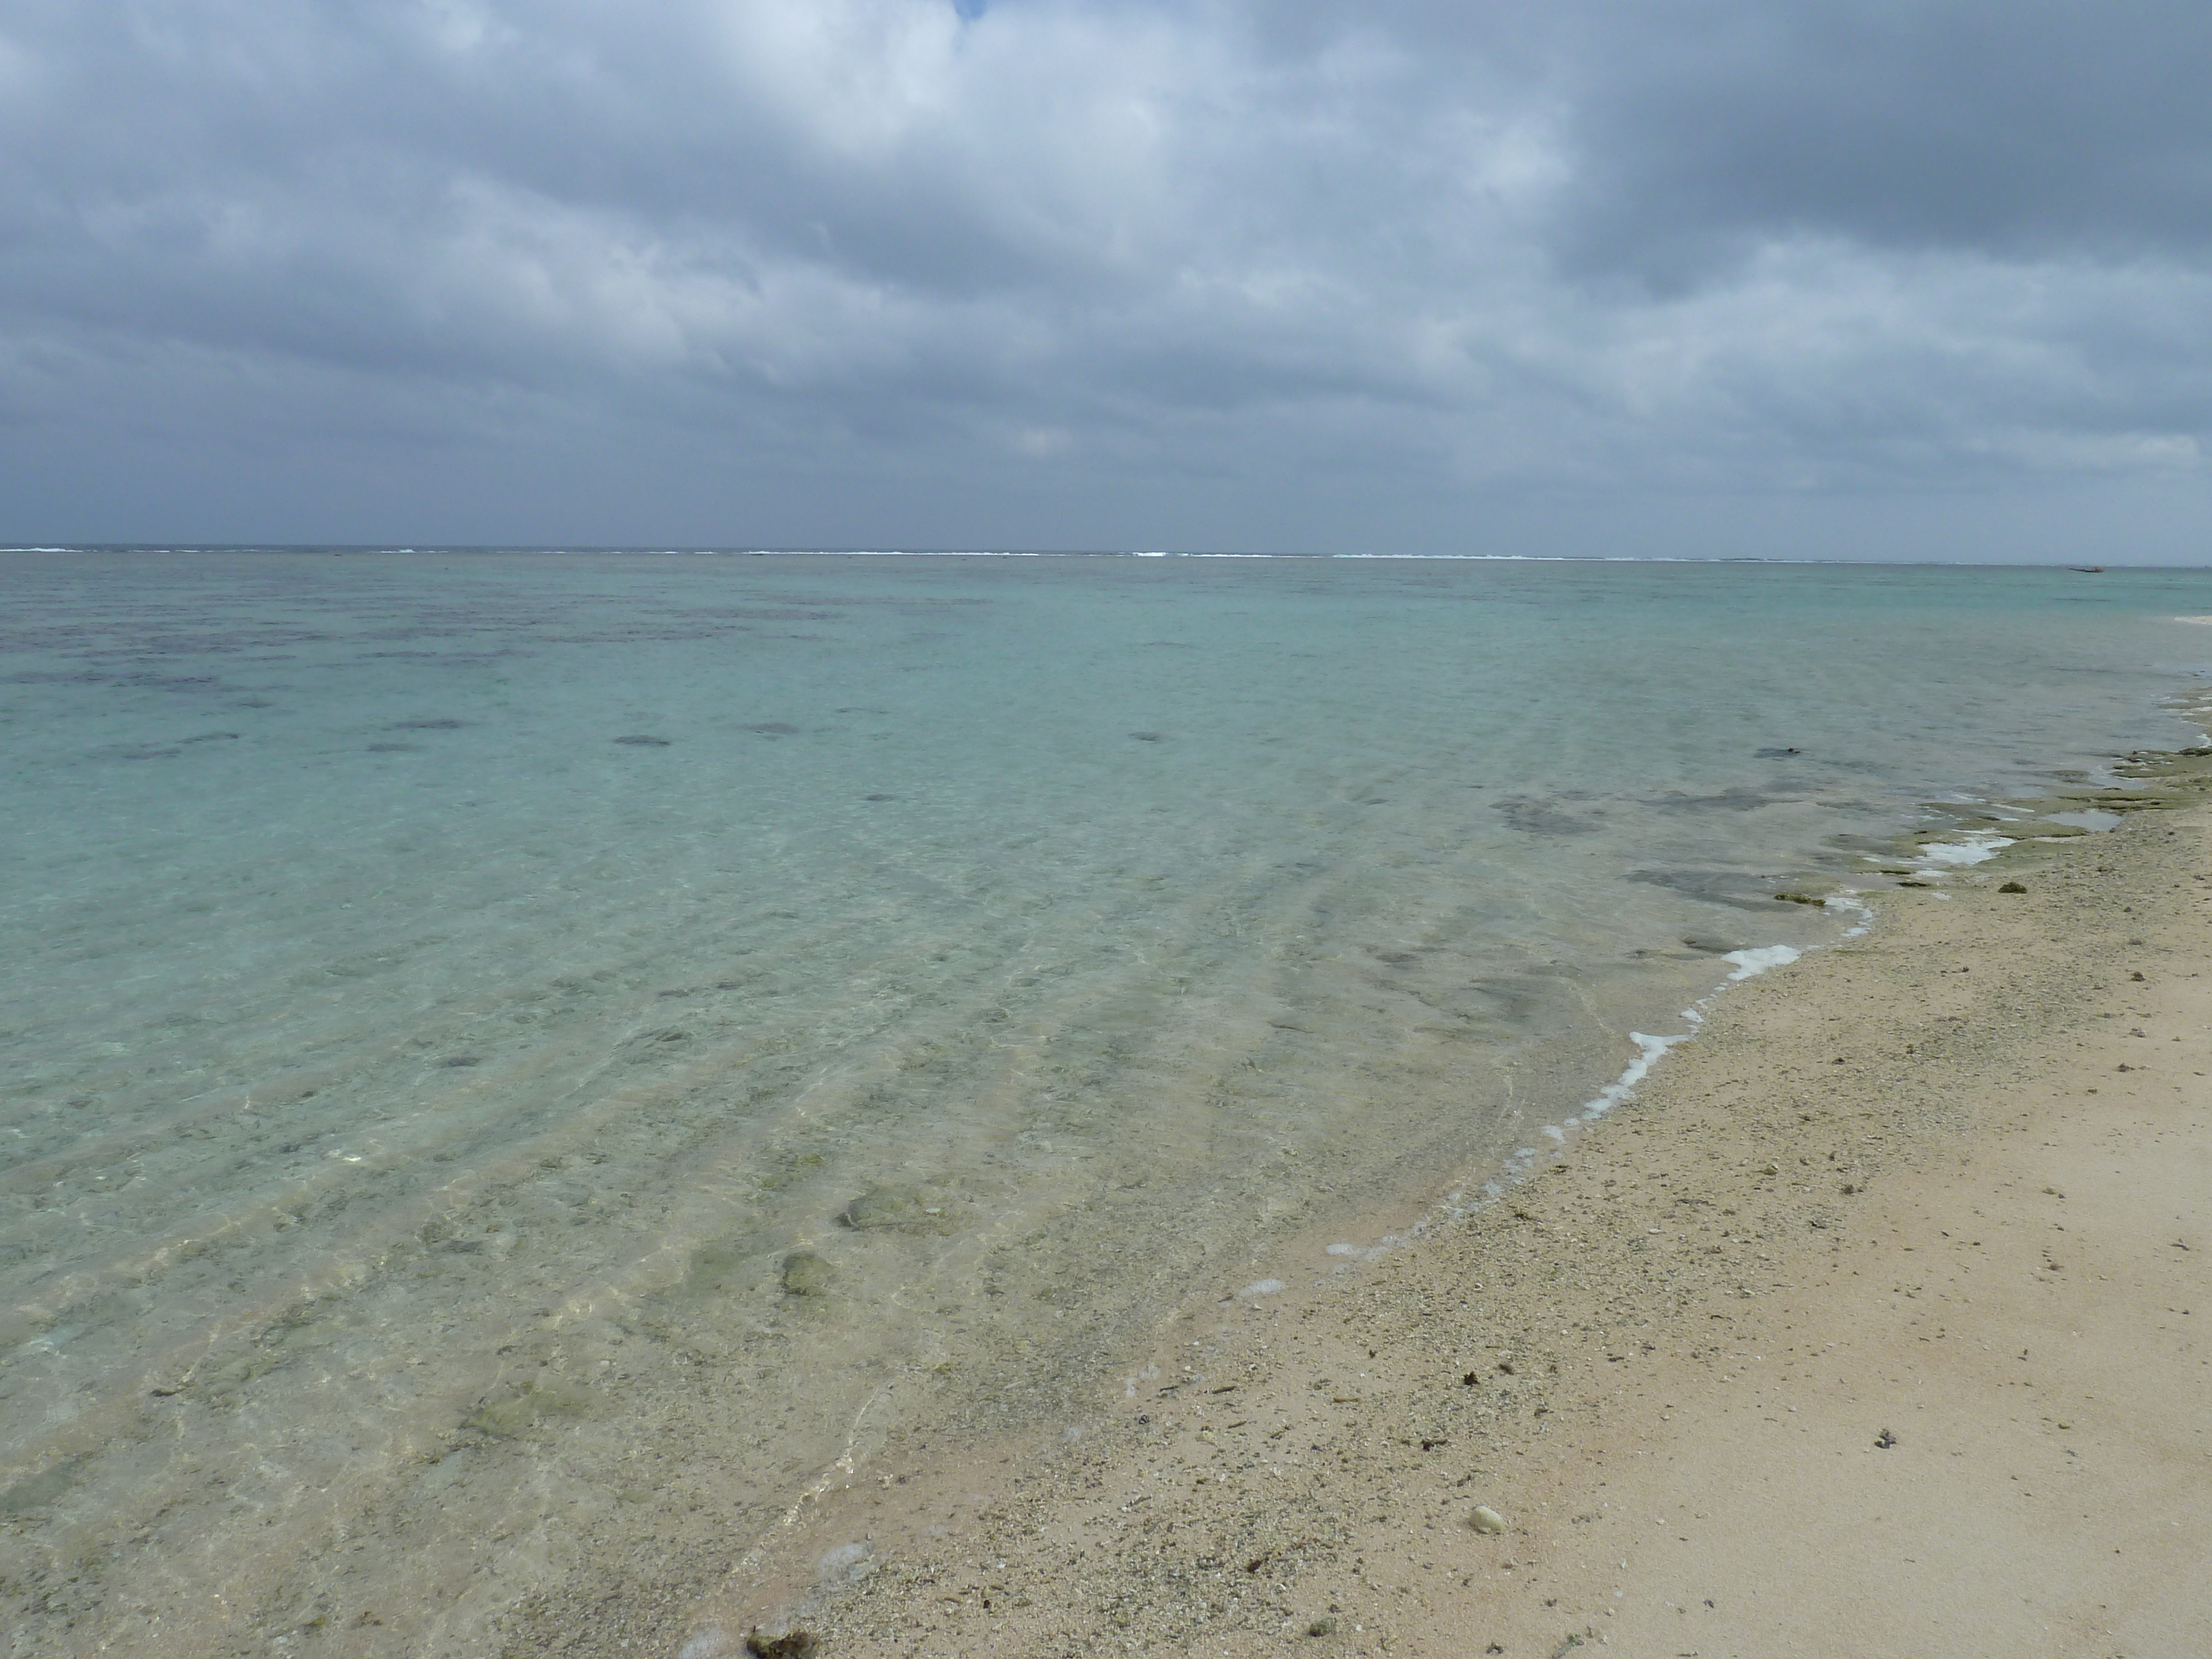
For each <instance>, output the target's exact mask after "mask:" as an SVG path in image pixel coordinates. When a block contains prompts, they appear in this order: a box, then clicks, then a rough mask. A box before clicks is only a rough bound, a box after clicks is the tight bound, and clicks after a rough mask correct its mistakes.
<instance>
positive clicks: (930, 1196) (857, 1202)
mask: <svg viewBox="0 0 2212 1659" xmlns="http://www.w3.org/2000/svg"><path fill="white" fill-rule="evenodd" d="M837 1219H838V1221H839V1223H840V1224H841V1225H844V1226H847V1227H850V1228H852V1229H853V1230H854V1231H855V1232H867V1231H873V1230H875V1229H877V1228H884V1227H892V1228H898V1229H900V1230H902V1231H908V1232H935V1231H940V1230H941V1229H942V1227H943V1226H944V1224H945V1200H944V1198H943V1196H942V1195H941V1194H937V1193H934V1192H932V1191H931V1190H930V1189H929V1188H926V1187H871V1188H868V1190H867V1191H866V1192H865V1193H862V1194H860V1196H859V1197H858V1198H856V1199H854V1200H853V1201H852V1202H851V1203H850V1204H848V1205H847V1206H845V1207H844V1208H843V1209H842V1210H840V1211H839V1212H837Z"/></svg>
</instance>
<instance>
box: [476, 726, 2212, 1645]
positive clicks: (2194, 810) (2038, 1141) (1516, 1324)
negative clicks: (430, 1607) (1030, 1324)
mask: <svg viewBox="0 0 2212 1659" xmlns="http://www.w3.org/2000/svg"><path fill="white" fill-rule="evenodd" d="M2144 770H2145V771H2146V774H2147V775H2148V776H2149V777H2150V779H2151V790H2152V793H2153V794H2154V796H2155V798H2156V799H2157V800H2158V801H2159V802H2160V803H2162V804H2164V805H2166V806H2167V807H2169V808H2170V810H2160V811H2148V810H2147V811H2133V812H2130V813H2129V814H2128V816H2127V818H2126V821H2125V822H2124V823H2123V824H2122V826H2121V827H2120V828H2118V829H2115V830H2113V831H2112V832H2111V833H2109V834H2103V835H2095V836H2081V837H2079V838H2077V839H2073V840H2066V841H2054V842H2043V841H2030V842H2021V843H2020V844H2018V845H2015V846H2014V847H2012V848H2008V849H2007V850H2006V851H2005V852H2004V853H2003V854H2002V855H2001V856H2000V857H1999V858H1997V859H1996V860H1992V861H1990V862H1989V863H1986V864H1984V865H1981V866H1977V867H1974V868H1972V869H1969V870H1963V871H1960V872H1955V873H1952V874H1950V875H1948V876H1947V877H1945V878H1943V880H1942V883H1941V884H1940V885H1938V886H1936V887H1928V888H1905V889H1899V890H1890V891H1884V892H1881V893H1878V894H1875V895H1871V896H1870V897H1871V900H1872V902H1873V903H1874V905H1875V909H1876V912H1877V915H1876V919H1875V926H1874V927H1873V928H1872V929H1871V930H1870V932H1869V933H1868V934H1867V935H1866V936H1865V937H1863V938H1862V939H1857V940H1855V941H1852V942H1850V943H1847V944H1844V945H1839V946H1838V947H1836V948H1834V949H1832V950H1828V951H1821V952H1819V953H1816V954H1814V955H1813V956H1811V957H1806V958H1805V959H1803V960H1802V961H1800V962H1798V963H1794V964H1792V965H1790V966H1788V967H1785V968H1782V969H1777V970H1775V971H1772V972H1770V973H1767V974H1765V975H1762V976H1761V977H1759V978H1757V979H1755V980H1753V981H1749V982H1748V983H1747V984H1745V985H1743V986H1741V987H1738V988H1736V989H1734V990H1732V991H1731V992H1730V993H1729V994H1727V995H1725V996H1723V997H1722V998H1720V999H1718V1000H1717V1002H1716V1003H1715V1004H1714V1006H1713V1011H1712V1013H1711V1018H1710V1021H1709V1023H1708V1024H1706V1026H1705V1029H1704V1030H1703V1031H1702V1032H1701V1034H1700V1035H1699V1036H1698V1037H1697V1039H1696V1040H1695V1041H1694V1042H1689V1043H1686V1044H1685V1045H1683V1046H1682V1047H1680V1048H1678V1049H1677V1050H1676V1051H1675V1052H1674V1054H1672V1055H1671V1056H1670V1057H1669V1058H1668V1060H1667V1061H1666V1062H1665V1063H1664V1064H1663V1065H1662V1066H1661V1067H1660V1068H1659V1069H1658V1070H1657V1071H1656V1073H1654V1074H1653V1075H1652V1077H1651V1078H1650V1079H1649V1080H1648V1081H1646V1082H1645V1083H1644V1085H1643V1086H1642V1087H1641V1088H1640V1089H1639V1090H1638V1092H1637V1094H1636V1095H1635V1097H1633V1098H1632V1099H1631V1100H1630V1101H1629V1102H1627V1103H1625V1104H1623V1105H1622V1106H1620V1107H1619V1108H1618V1109H1615V1110H1614V1111H1613V1113H1612V1114H1611V1115H1608V1116H1607V1117H1606V1118H1604V1119H1603V1120H1601V1121H1600V1122H1598V1123H1597V1124H1595V1126H1593V1127H1591V1128H1590V1129H1589V1130H1587V1131H1585V1132H1583V1133H1579V1134H1577V1135H1576V1136H1574V1137H1573V1138H1571V1139H1570V1140H1569V1142H1568V1144H1567V1145H1566V1146H1565V1147H1564V1148H1563V1149H1562V1150H1561V1151H1560V1152H1559V1156H1558V1157H1557V1158H1555V1159H1553V1161H1552V1162H1551V1163H1550V1164H1548V1165H1547V1166H1545V1167H1544V1168H1543V1169H1542V1170H1541V1173H1539V1174H1537V1175H1535V1176H1533V1177H1532V1178H1530V1179H1529V1180H1528V1181H1527V1182H1525V1183H1523V1184H1522V1185H1520V1186H1518V1187H1517V1188H1514V1189H1513V1190H1512V1191H1510V1193H1509V1194H1508V1195H1507V1196H1506V1197H1505V1198H1504V1200H1501V1201H1499V1202H1497V1203H1495V1204H1492V1205H1490V1206H1486V1207H1484V1208H1483V1209H1481V1210H1480V1212H1478V1213H1476V1214H1475V1215H1474V1217H1472V1218H1468V1219H1464V1220H1459V1221H1454V1222H1451V1223H1449V1224H1448V1225H1440V1226H1437V1227H1434V1228H1432V1229H1431V1230H1430V1231H1428V1232H1427V1234H1426V1236H1425V1237H1422V1238H1421V1239H1419V1241H1418V1242H1415V1243H1411V1244H1408V1245H1406V1246H1405V1247H1403V1248H1399V1249H1392V1250H1389V1251H1387V1252H1383V1253H1380V1254H1377V1255H1374V1256H1373V1257H1372V1258H1371V1259H1363V1258H1361V1257H1358V1256H1354V1255H1348V1254H1347V1253H1346V1252H1345V1251H1344V1250H1342V1249H1340V1250H1339V1251H1338V1252H1337V1253H1336V1254H1335V1255H1331V1254H1329V1253H1328V1249H1327V1246H1328V1244H1329V1243H1340V1241H1338V1240H1331V1239H1324V1238H1321V1237H1315V1238H1311V1239H1307V1240H1302V1241H1299V1242H1298V1243H1297V1244H1295V1245H1294V1246H1292V1247H1290V1248H1288V1249H1285V1250H1284V1251H1282V1252H1279V1254H1278V1255H1275V1256H1273V1257H1271V1258H1269V1259H1267V1260H1261V1261H1253V1262H1251V1263H1250V1264H1249V1274H1248V1275H1247V1276H1246V1279H1245V1281H1244V1283H1245V1284H1249V1285H1254V1286H1263V1285H1267V1284H1268V1283H1269V1282H1271V1281H1279V1282H1280V1283H1281V1285H1282V1288H1281V1289H1279V1290H1275V1291H1267V1290H1260V1289H1255V1290H1250V1291H1246V1290H1244V1289H1243V1285H1222V1286H1220V1287H1219V1291H1218V1297H1216V1298H1209V1299H1208V1300H1206V1301H1205V1302H1203V1303H1201V1304H1197V1305H1194V1307H1192V1308H1190V1309H1189V1310H1187V1311H1186V1312H1185V1314H1184V1315H1183V1316H1182V1317H1181V1319H1180V1320H1179V1321H1178V1322H1176V1324H1175V1325H1174V1326H1173V1327H1171V1328H1167V1329H1164V1330H1163V1331H1162V1332H1161V1333H1160V1334H1159V1340H1158V1343H1157V1346H1156V1347H1155V1349H1154V1351H1153V1352H1151V1353H1150V1354H1148V1355H1145V1356H1141V1357H1133V1361H1132V1364H1130V1366H1129V1367H1128V1369H1127V1372H1126V1373H1125V1374H1122V1375H1117V1376H1111V1377H1101V1378H1099V1379H1097V1386H1096V1389H1095V1408H1094V1409H1093V1410H1091V1412H1090V1413H1088V1414H1087V1415H1085V1416H1084V1417H1083V1418H1082V1419H1080V1420H1071V1421H1069V1422H1067V1423H1066V1424H1063V1425H1057V1426H1056V1427H1055V1428H1054V1429H1052V1430H1048V1431H1041V1432H1040V1433H1039V1434H1037V1435H1036V1436H1035V1437H1032V1438H1031V1439H1030V1440H1027V1441H1024V1442H1021V1443H1005V1442H1002V1441H994V1442H973V1441H967V1440H963V1438H962V1437H960V1436H959V1435H958V1433H957V1425H955V1426H953V1427H952V1428H949V1429H945V1430H940V1431H938V1433H937V1434H936V1435H935V1436H933V1437H915V1438H913V1439H909V1440H907V1441H905V1442H902V1443H896V1444H895V1445H894V1446H892V1447H891V1448H890V1449H887V1450H886V1452H885V1453H884V1454H883V1455H880V1456H878V1458H877V1459H875V1460H874V1461H872V1462H869V1463H867V1464H866V1465H865V1466H856V1467H854V1468H852V1469H851V1470H849V1471H848V1472H845V1473H844V1474H842V1475H841V1478H840V1479H839V1480H837V1481H836V1482H835V1483H833V1484H832V1485H830V1486H829V1487H828V1489H826V1490H824V1491H823V1492H821V1493H820V1494H819V1495H818V1496H817V1498H814V1499H812V1500H811V1501H810V1502H809V1503H807V1504H805V1505H802V1506H801V1508H800V1509H799V1510H797V1511H794V1513H793V1517H792V1519H791V1522H790V1524H789V1525H788V1526H787V1528H785V1529H784V1531H783V1533H782V1534H780V1535H779V1537H778V1538H777V1539H776V1540H775V1541H773V1543H772V1544H771V1546H770V1547H769V1548H767V1549H765V1550H763V1551H758V1552H756V1553H753V1554H752V1555H750V1556H749V1557H747V1558H746V1559H744V1560H743V1561H741V1562H739V1563H738V1567H737V1569H736V1570H735V1571H732V1575H731V1577H730V1578H729V1580H728V1582H727V1585H726V1589H725V1591H724V1592H723V1593H721V1594H720V1595H717V1596H715V1597H714V1598H712V1599H711V1600H710V1601H709V1602H708V1604H707V1605H706V1606H704V1607H702V1608H700V1609H699V1610H698V1611H697V1612H696V1613H695V1614H694V1615H693V1617H692V1618H691V1620H690V1624H689V1634H688V1637H687V1638H686V1640H685V1641H684V1644H682V1652H683V1654H684V1656H685V1659H713V1656H715V1655H718V1654H736V1653H741V1652H744V1651H746V1650H748V1645H750V1650H753V1651H757V1652H763V1653H799V1652H801V1651H811V1652H814V1653H817V1654H819V1655H822V1656H825V1659H826V1656H836V1659H843V1656H848V1655H851V1656H890V1655H916V1656H921V1655H971V1654H1006V1655H1060V1654H1066V1655H1074V1654H1097V1653H1108V1652H1131V1653H1147V1654H1167V1653H1187V1654H1201V1653H1203V1654H1214V1653H1219V1654H1222V1655H1225V1656H1243V1655H1256V1654H1292V1653H1297V1654H1310V1655H1313V1656H1315V1659H1322V1656H1331V1655H1340V1654H1346V1655H1348V1654H1383V1653H1393V1654H1405V1655H1432V1654H1433V1655H1443V1654H1452V1655H1474V1654H1485V1653H1487V1654H1505V1655H1510V1656H1528V1655H1533V1656H1538V1659H1557V1656H1559V1655H1560V1654H1563V1653H1565V1652H1567V1651H1569V1650H1572V1649H1573V1648H1574V1647H1576V1646H1577V1645H1588V1646H1599V1645H1603V1646H1610V1647H1613V1648H1615V1649H1618V1650H1621V1651H1624V1652H1628V1653H1634V1654H1638V1655H1646V1654H1650V1655H1659V1654H1664V1655H1674V1656H1685V1655H1691V1656H1698V1659H1726V1656H1743V1659H1752V1656H1759V1659H1771V1656H1779V1655H1792V1654H1805V1655H1844V1654H1851V1655H1864V1654H1873V1653H1937V1652H1941V1653H1944V1654H1948V1655H1983V1654H1987V1655H2000V1654H2002V1655H2007V1656H2015V1659H2017V1656H2032V1655H2043V1654H2049V1655H2052V1656H2059V1655H2067V1656H2082V1655H2096V1656H2100V1659H2121V1656H2126V1659H2137V1656H2141V1659H2151V1656H2160V1655H2172V1654H2179V1653H2185V1652H2206V1651H2212V1601H2208V1599H2207V1598H2206V1597H2205V1595H2203V1588H2202V1586H2203V1577H2204V1573H2205V1571H2206V1545H2205V1540H2206V1538H2207V1537H2208V1535H2212V1351H2208V1349H2207V1346H2206V1344H2205V1342H2204V1340H2203V1333H2202V1329H2201V1328H2202V1326H2203V1323H2204V1322H2205V1321H2206V1320H2207V1319H2212V1267H2208V1261H2212V1234H2208V1232H2207V1231H2206V1229H2205V1225H2204V1218H2205V1214H2206V1195H2207V1194H2208V1192H2212V1085H2208V1082H2207V1073H2208V1072H2212V1042H2208V1030H2212V845H2208V842H2212V809H2208V807H2207V806H2206V805H2204V804H2203V794H2204V792H2205V790H2206V788H2207V787H2208V786H2212V769H2208V768H2207V766H2206V764H2205V762H2204V760H2203V757H2197V758H2195V759H2190V758H2174V759H2172V760H2162V761H2159V762H2156V763H2151V764H2150V765H2148V766H2147V767H2146V768H2145V769H2144ZM2008 886H2009V887H2013V888H2022V889H2025V890H2024V891H2014V890H2007V888H2008ZM1414 1218H1415V1216H1414V1214H1413V1212H1408V1213H1407V1214H1406V1215H1404V1216H1401V1217H1397V1218H1380V1221H1381V1223H1382V1224H1383V1225H1389V1224H1391V1223H1393V1222H1394V1221H1395V1223H1396V1224H1397V1225H1401V1226H1402V1225H1406V1224H1408V1223H1410V1222H1412V1221H1413V1219H1414ZM1240 1292H1241V1293H1240ZM544 1633H545V1627H544V1626H542V1625H541V1626H538V1632H536V1636H538V1637H542V1636H543V1635H544ZM517 1634H518V1637H520V1635H521V1632H519V1631H518V1632H517ZM576 1634H577V1636H578V1638H579V1639H582V1632H580V1631H579V1632H576ZM533 1639H534V1638H533Z"/></svg>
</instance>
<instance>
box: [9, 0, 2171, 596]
mask: <svg viewBox="0 0 2212 1659" xmlns="http://www.w3.org/2000/svg"><path fill="white" fill-rule="evenodd" d="M2207 63H2212V13H2208V12H2206V11H2205V10H2204V9H2203V7H2202V6H2201V4H2199V5H2182V4H2163V3H2128V0H2121V3H2118V4H2114V5H2110V6H2106V7H2104V8H2101V9H2095V10H2094V11H2089V10H2085V9H2082V8H2081V7H2079V6H2077V5H2071V4H2068V5H2061V4H2058V3H2055V0H2010V3H2008V4H2005V5H2003V6H1998V5H1996V4H1994V3H1989V0H1922V3H1917V4H1907V3H1902V0H1899V3H1868V0H1860V3H1849V4H1847V3H1841V0H1795V3H1791V4H1788V5H1784V4H1780V3H1774V0H1769V3H1764V4H1754V3H1750V0H1654V3H1652V4H1649V5H1643V6H1638V7H1633V8H1623V7H1619V6H1602V5H1597V4H1594V3H1587V0H1553V3H1549V4H1544V5H1537V4H1534V3H1522V0H1510V3H1496V4H1492V5H1488V6H1468V5H1466V4H1464V3H1461V4H1443V3H1433V4H1432V3H1425V0H1397V3H1389V0H1383V3H1374V4H1370V5H1368V6H1364V7H1361V8H1358V9H1352V8H1343V7H1322V6H1319V5H1313V4H1304V3H1295V0H1293V3H1277V4H1271V5H1262V4H1259V3H1243V0H1188V3H1166V0H1157V3H1152V0H996V3H993V4H990V5H989V6H988V7H987V8H979V7H977V6H976V5H975V4H974V3H972V0H971V3H969V4H967V5H964V6H955V5H954V4H951V3H949V0H659V3H640V4H636V5H631V6H626V7H614V6H610V5H606V4H605V3H602V0H532V3H528V4H526V3H522V0H383V3H374V0H368V3H341V0H254V3H251V4H248V3H245V0H137V3H135V4H134V3H122V4H118V5H115V6H108V7H87V6H83V5H82V4H65V3H60V0H16V3H15V4H14V5H13V6H11V7H10V8H9V9H7V10H6V11H4V12H0V423H4V425H0V431H4V432H5V433H6V435H7V442H6V443H5V445H4V446H0V447H4V448H5V450H6V452H7V453H8V455H9V456H10V457H12V459H0V486H4V489H5V492H6V494H7V495H8V496H9V499H10V500H11V501H13V503H14V506H13V507H12V508H10V509H7V510H5V511H4V512H0V519H4V520H6V521H5V522H0V535H25V536H53V537H64V538H90V537H108V538H134V539H135V538H156V539H158V538H179V539H183V538H288V539H289V538H316V539H324V538H328V539H381V538H410V539H433V540H467V539H490V540H517V541H541V540H554V541H563V540H574V541H616V542H625V543H628V542H638V541H668V542H680V543H715V544H729V543H753V544H823V545H840V544H884V543H907V544H918V545H919V544H930V545H948V544H973V545H1009V544H1015V545H1057V546H1085V545H1088V546H1112V545H1184V546H1209V545H1211V546H1236V547H1257V548H1273V549H1295V548H1317V549H1324V550H1419V551H1480V552H1502V551H1524V552H1537V553H1546V552H1568V553H1573V552H1582V553H1590V552H1656V553H1686V552H1700V551H1710V552H1722V553H1730V554H1744V553H1758V552H1767V553H1773V554H1780V555H1787V554H1790V553H1793V552H1796V553H1811V554H1816V555H1820V556H1839V555H1841V556H1850V555H1852V554H1858V555H1861V556H1886V555H1894V554H1899V553H1904V554H1910V555H1916V556H1926V555H1929V554H1936V553H1949V554H1952V555H1954V556H1974V557H2007V556H2055V557H2064V556H2074V555H2075V553H2076V552H2077V551H2078V550H2079V547H2078V544H2080V543H2081V538H2085V537H2088V536H2091V535H2093V534H2097V533H2101V532H2118V533H2121V534H2123V535H2124V536H2125V537H2127V538H2132V539H2131V541H2130V545H2128V546H2124V547H2119V548H2113V547H2106V548H2103V549H2102V550H2101V552H2102V554H2103V556H2108V557H2112V558H2114V559H2118V558H2119V557H2123V556H2128V554H2129V553H2130V551H2132V552H2134V553H2136V554H2137V555H2139V556H2149V557H2168V558H2171V557H2188V558H2191V559H2192V560H2201V559H2207V558H2212V546H2208V545H2207V544H2206V543H2205V539H2204V538H2203V536H2202V534H2201V532H2198V531H2197V528H2196V526H2197V525H2199V524H2202V523H2203V521H2204V520H2203V508H2204V507H2205V506H2206V505H2207V504H2208V502H2207V491H2206V489H2205V478H2206V471H2205V445H2206V442H2207V441H2208V436H2207V435H2208V431H2209V430H2212V114H2208V108H2212V100H2207V99H2205V98H2204V97H2203V94H2202V88H2201V84H2200V82H2201V78H2202V70H2203V66H2204V65H2205V64H2207ZM2192 538H2193V539H2192Z"/></svg>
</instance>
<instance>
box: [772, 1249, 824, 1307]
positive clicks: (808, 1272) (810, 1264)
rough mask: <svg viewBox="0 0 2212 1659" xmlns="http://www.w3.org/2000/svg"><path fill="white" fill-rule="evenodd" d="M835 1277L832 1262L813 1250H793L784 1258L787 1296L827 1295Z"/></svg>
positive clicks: (783, 1280)
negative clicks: (831, 1266) (831, 1268)
mask: <svg viewBox="0 0 2212 1659" xmlns="http://www.w3.org/2000/svg"><path fill="white" fill-rule="evenodd" d="M835 1277H836V1275H835V1274H834V1273H832V1272H831V1271H830V1268H829V1263H828V1262H827V1261H823V1259H822V1258H821V1257H820V1256H818V1255H815V1254H814V1252H813V1251H811V1250H793V1252H792V1253H791V1254H790V1255H787V1256H786V1257H784V1259H783V1279H782V1284H783V1291H784V1294H785V1295H786V1296H827V1295H829V1285H830V1281H831V1280H832V1279H834V1278H835Z"/></svg>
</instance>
